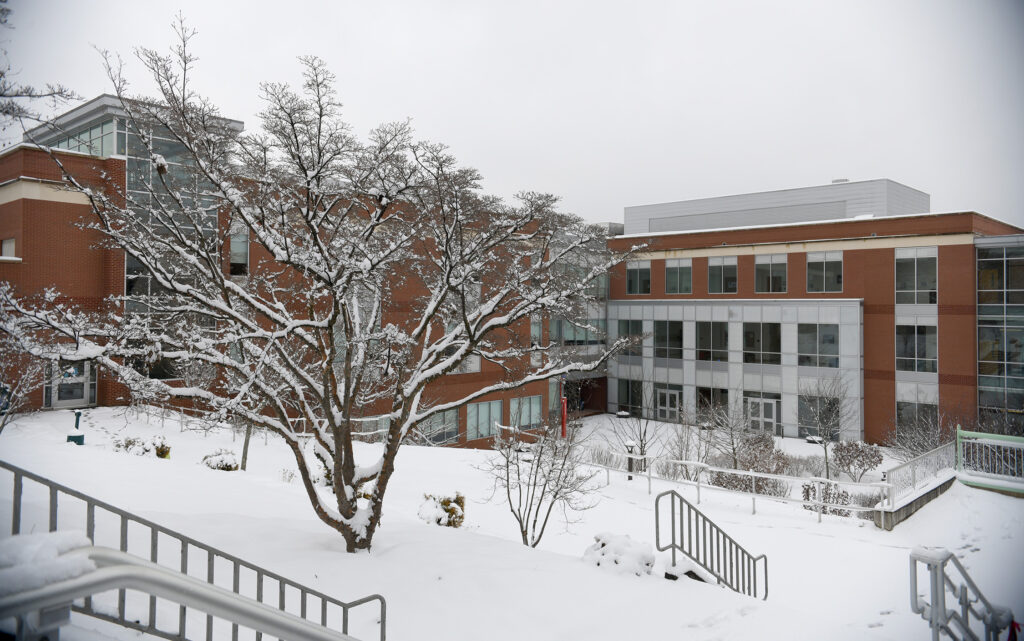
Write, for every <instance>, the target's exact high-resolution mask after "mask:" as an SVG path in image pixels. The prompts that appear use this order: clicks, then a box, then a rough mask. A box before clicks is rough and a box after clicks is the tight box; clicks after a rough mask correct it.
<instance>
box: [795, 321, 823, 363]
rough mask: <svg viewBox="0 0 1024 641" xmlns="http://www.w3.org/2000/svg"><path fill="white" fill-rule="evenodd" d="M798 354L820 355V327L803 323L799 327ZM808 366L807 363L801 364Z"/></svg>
mask: <svg viewBox="0 0 1024 641" xmlns="http://www.w3.org/2000/svg"><path fill="white" fill-rule="evenodd" d="M797 352H798V353H800V354H817V353H818V326H817V325H813V324H810V323H801V324H800V325H799V326H798V327H797ZM800 364H801V365H806V364H807V363H800Z"/></svg>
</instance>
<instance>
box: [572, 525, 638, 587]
mask: <svg viewBox="0 0 1024 641" xmlns="http://www.w3.org/2000/svg"><path fill="white" fill-rule="evenodd" d="M594 541H595V543H594V544H593V545H591V546H590V547H588V548H587V549H586V551H585V552H584V553H583V560H584V561H586V562H587V563H593V564H594V565H596V566H597V567H599V568H605V569H610V570H613V571H616V572H621V573H623V574H635V575H636V576H643V575H645V574H650V573H651V569H652V568H653V567H654V553H653V552H652V551H651V546H650V544H649V543H648V544H645V543H637V542H634V541H633V540H632V539H630V538H629V535H628V534H623V535H617V534H609V533H607V532H604V533H601V534H598V535H597V536H595V537H594Z"/></svg>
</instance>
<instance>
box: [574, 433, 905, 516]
mask: <svg viewBox="0 0 1024 641" xmlns="http://www.w3.org/2000/svg"><path fill="white" fill-rule="evenodd" d="M589 456H590V458H591V460H590V461H588V462H587V463H586V464H587V465H590V466H593V467H598V468H601V469H603V470H605V479H606V483H609V484H610V483H611V473H612V472H617V473H619V474H623V473H625V474H635V475H637V476H645V477H647V493H648V494H652V493H653V481H654V480H658V481H664V482H667V483H675V484H677V485H689V486H691V487H694V488H696V491H697V503H698V504H700V501H701V491H702V489H704V490H714V491H718V492H728V493H731V494H736V495H740V496H749V497H750V508H751V513H753V514H757V500H758V499H767V500H770V501H777V502H781V503H796V504H800V505H803V506H805V507H807V508H808V509H810V510H812V511H814V512H816V513H817V515H818V521H819V522H820V521H821V516H822V514H838V515H841V516H846V515H848V514H850V513H859V512H874V511H876V510H877V509H878V504H885V502H886V497H887V496H888V492H889V490H890V486H889V484H888V483H856V482H854V481H841V480H838V479H824V478H820V477H807V476H787V475H784V474H768V473H765V472H751V471H748V470H736V469H732V468H727V467H717V466H714V465H709V464H707V463H700V462H697V461H683V460H675V459H669V458H663V457H656V456H651V455H642V454H628V453H625V452H617V451H613V450H591V451H590V453H589ZM594 459H598V460H605V461H607V462H612V463H616V462H618V463H620V464H621V462H625V461H629V460H631V459H632V460H634V461H635V460H638V459H639V460H644V461H646V463H647V465H646V470H645V471H644V472H635V471H634V472H632V473H630V472H629V471H628V470H625V469H623V467H621V466H616V465H605V464H602V463H599V462H595V461H594ZM656 467H661V468H664V467H683V468H686V469H687V470H688V471H689V473H688V474H685V475H683V476H680V477H675V478H672V477H667V476H659V475H655V474H654V473H653V471H652V470H654V469H655V468H656ZM714 474H718V475H724V476H725V477H734V478H742V479H745V480H744V481H739V482H736V483H734V484H733V485H736V486H743V487H742V489H740V488H739V487H722V486H721V485H716V484H714V483H712V482H711V481H712V478H713V476H712V475H714ZM759 479H760V480H761V483H759V482H758V480H759ZM765 482H775V483H783V484H786V485H787V487H788V489H787V492H786V493H785V494H782V495H777V494H769V493H766V492H765V491H763V490H764V484H765ZM748 483H749V488H750V489H746V485H747V484H748ZM794 484H799V486H800V487H802V486H803V485H804V484H811V485H812V486H813V488H814V494H813V497H812V498H809V499H804V498H796V497H793V496H790V494H789V491H790V490H791V489H792V486H793V485H794ZM826 486H837V487H840V488H843V487H850V488H853V493H851V497H852V496H854V495H856V494H858V493H864V492H865V491H866V492H869V493H872V494H876V495H877V496H878V498H879V501H878V502H877V504H876V505H871V506H864V505H855V504H838V503H835V502H833V501H829V500H828V497H827V496H826V492H825V488H826ZM759 490H762V491H759Z"/></svg>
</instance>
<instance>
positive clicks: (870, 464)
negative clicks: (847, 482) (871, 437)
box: [832, 441, 882, 483]
mask: <svg viewBox="0 0 1024 641" xmlns="http://www.w3.org/2000/svg"><path fill="white" fill-rule="evenodd" d="M832 456H833V459H834V464H835V467H836V469H837V470H839V471H840V472H844V473H845V474H846V475H847V476H849V477H850V479H851V480H853V481H855V482H857V483H860V480H861V479H862V478H864V475H865V474H867V473H868V472H870V471H871V470H873V469H875V468H876V467H878V466H879V465H881V464H882V450H881V449H880V448H879V447H878V446H877V445H868V444H867V443H865V442H864V441H842V442H840V443H836V444H835V445H834V446H833V447H832Z"/></svg>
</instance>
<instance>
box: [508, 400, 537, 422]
mask: <svg viewBox="0 0 1024 641" xmlns="http://www.w3.org/2000/svg"><path fill="white" fill-rule="evenodd" d="M541 399H542V397H541V395H540V394H538V395H537V396H526V397H524V398H513V399H512V400H510V401H509V402H508V413H509V420H510V421H511V423H512V425H513V426H514V427H537V426H539V425H540V424H541V423H543V422H544V417H543V416H541Z"/></svg>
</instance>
